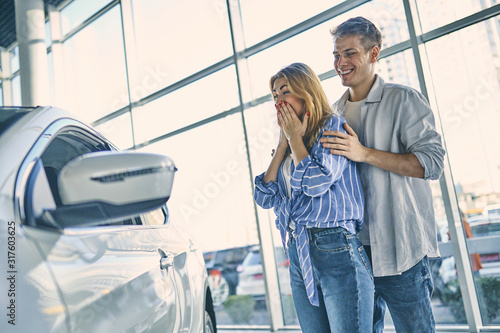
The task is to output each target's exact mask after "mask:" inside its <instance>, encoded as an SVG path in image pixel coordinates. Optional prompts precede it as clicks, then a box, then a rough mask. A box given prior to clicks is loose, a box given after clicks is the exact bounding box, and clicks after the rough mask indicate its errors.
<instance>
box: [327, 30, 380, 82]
mask: <svg viewBox="0 0 500 333" xmlns="http://www.w3.org/2000/svg"><path fill="white" fill-rule="evenodd" d="M374 48H375V49H376V50H375V51H374ZM374 53H376V54H374ZM333 55H334V57H335V61H334V66H335V70H336V71H337V74H338V75H339V77H340V80H341V82H342V85H344V86H346V87H349V88H352V89H356V87H358V86H360V85H362V84H363V83H366V82H371V79H372V78H373V76H374V75H375V69H374V64H375V62H376V61H377V58H378V48H377V47H376V46H374V47H373V48H372V49H371V50H369V51H368V52H367V51H365V48H364V47H363V45H361V37H360V36H357V35H356V36H346V37H343V38H337V39H335V41H334V50H333Z"/></svg>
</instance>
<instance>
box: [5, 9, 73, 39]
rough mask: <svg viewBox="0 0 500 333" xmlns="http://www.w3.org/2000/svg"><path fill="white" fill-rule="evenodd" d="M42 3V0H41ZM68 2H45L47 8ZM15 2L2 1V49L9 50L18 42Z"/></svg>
mask: <svg viewBox="0 0 500 333" xmlns="http://www.w3.org/2000/svg"><path fill="white" fill-rule="evenodd" d="M40 1H42V0H40ZM63 1H66V0H43V2H44V4H45V6H47V5H54V6H57V5H59V4H60V3H61V2H63ZM14 8H15V7H14V0H0V47H3V48H8V47H9V46H11V45H12V43H14V42H15V41H16V15H15V9H14Z"/></svg>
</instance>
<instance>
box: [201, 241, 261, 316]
mask: <svg viewBox="0 0 500 333" xmlns="http://www.w3.org/2000/svg"><path fill="white" fill-rule="evenodd" d="M250 247H251V246H250V245H246V246H240V247H234V248H228V249H222V250H216V251H209V252H205V253H204V254H203V257H204V259H205V265H206V267H207V272H208V282H209V286H210V289H211V290H212V298H213V302H214V305H216V306H218V305H221V304H224V303H225V302H226V301H227V300H228V298H229V296H231V295H234V294H235V293H236V286H237V285H238V272H237V271H236V268H237V267H238V266H239V265H240V264H241V262H242V261H243V259H245V257H246V255H247V253H248V251H249V248H250Z"/></svg>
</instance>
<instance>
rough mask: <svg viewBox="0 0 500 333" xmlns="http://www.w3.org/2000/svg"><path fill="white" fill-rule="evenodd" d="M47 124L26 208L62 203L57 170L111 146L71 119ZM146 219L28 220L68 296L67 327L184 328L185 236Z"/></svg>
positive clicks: (30, 179)
mask: <svg viewBox="0 0 500 333" xmlns="http://www.w3.org/2000/svg"><path fill="white" fill-rule="evenodd" d="M49 132H52V133H53V134H51V135H52V138H51V139H50V141H49V142H48V144H47V145H46V146H44V145H40V144H39V145H36V147H37V148H36V149H39V150H40V155H39V158H37V159H35V160H36V165H35V167H33V168H32V170H31V172H30V174H29V176H28V177H27V179H28V181H27V185H26V186H27V189H26V207H27V210H28V211H31V212H33V211H43V208H44V207H40V205H42V206H43V205H46V206H49V207H50V206H51V205H56V206H57V205H61V204H62V203H61V201H60V198H59V194H58V187H57V174H58V172H59V171H60V170H61V168H62V167H63V166H64V165H65V164H66V163H67V162H68V161H69V160H71V159H73V158H74V157H76V156H79V155H82V154H85V153H88V152H91V151H99V150H107V149H111V147H110V146H109V145H108V144H107V143H106V142H105V141H104V140H103V139H102V138H100V137H99V136H98V135H97V134H95V133H93V132H92V131H91V130H90V129H88V128H82V127H79V126H78V124H77V123H76V122H75V123H74V124H72V125H68V124H67V122H66V123H65V126H64V127H62V128H57V124H55V125H53V126H52V128H51V129H50V131H49ZM42 137H43V136H42ZM45 138H46V137H45ZM41 146H43V147H41ZM32 155H33V154H32ZM35 155H36V154H35ZM21 176H23V175H21ZM131 190H133V189H131ZM27 219H28V221H29V213H27ZM164 220H165V218H164ZM145 222H146V219H145V218H144V217H143V216H138V217H133V218H130V219H126V220H119V221H113V222H112V223H107V224H106V225H96V226H91V227H73V228H65V229H57V228H53V227H52V226H51V225H37V224H36V223H34V222H33V221H31V222H30V223H28V224H30V225H31V226H30V227H27V228H26V231H27V234H28V235H29V237H31V238H32V240H33V241H34V242H36V243H37V244H38V247H39V248H40V250H41V252H42V253H43V255H44V256H45V258H46V262H47V264H48V266H49V267H50V269H51V272H52V275H53V277H54V279H55V281H56V282H57V285H58V288H59V292H60V294H61V297H62V299H63V300H64V302H65V307H66V309H67V313H68V315H69V316H68V318H67V323H68V326H69V327H70V329H71V332H124V331H126V332H145V331H150V332H178V331H180V330H181V329H182V327H181V326H182V322H183V320H182V316H183V313H182V312H183V311H182V309H181V306H182V305H183V303H185V302H186V300H185V299H186V296H185V295H183V294H180V293H179V292H178V291H177V288H178V287H179V285H178V282H180V281H183V279H182V278H181V277H180V276H182V275H183V273H182V272H181V273H176V272H175V269H174V268H175V267H174V266H175V265H176V264H177V265H178V263H179V262H181V263H182V262H183V256H185V253H186V247H187V246H188V244H186V243H185V242H183V241H182V240H180V239H178V238H176V236H177V235H176V234H175V232H171V229H172V228H170V227H169V225H168V224H167V225H164V224H161V225H151V224H147V223H145ZM179 274H180V275H179ZM180 287H186V286H180ZM187 287H189V286H187ZM188 289H189V288H188Z"/></svg>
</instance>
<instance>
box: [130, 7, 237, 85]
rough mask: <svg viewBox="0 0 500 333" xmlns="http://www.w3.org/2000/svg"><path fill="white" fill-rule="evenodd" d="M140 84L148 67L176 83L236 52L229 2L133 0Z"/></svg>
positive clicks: (170, 81) (165, 79) (163, 83)
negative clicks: (229, 14)
mask: <svg viewBox="0 0 500 333" xmlns="http://www.w3.org/2000/svg"><path fill="white" fill-rule="evenodd" d="M132 7H133V8H132V10H133V13H134V31H135V37H136V43H137V45H136V48H137V52H138V68H136V69H134V70H137V72H138V81H139V82H131V85H132V86H135V85H140V83H141V82H142V80H143V77H144V76H145V75H147V74H148V73H147V72H148V68H152V69H158V70H160V71H161V72H162V73H165V77H164V78H163V80H162V86H159V87H157V88H156V89H157V90H159V89H160V88H162V87H163V86H167V85H169V84H172V83H173V82H176V81H179V80H180V79H182V78H184V77H187V76H188V75H190V74H193V73H195V72H197V71H199V70H201V69H203V68H205V67H208V66H210V65H212V64H214V63H216V62H218V61H220V60H222V59H224V58H227V57H229V56H231V55H232V44H231V35H230V31H229V20H228V15H227V8H226V2H225V1H223V0H216V1H194V0H188V1H162V0H132Z"/></svg>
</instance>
